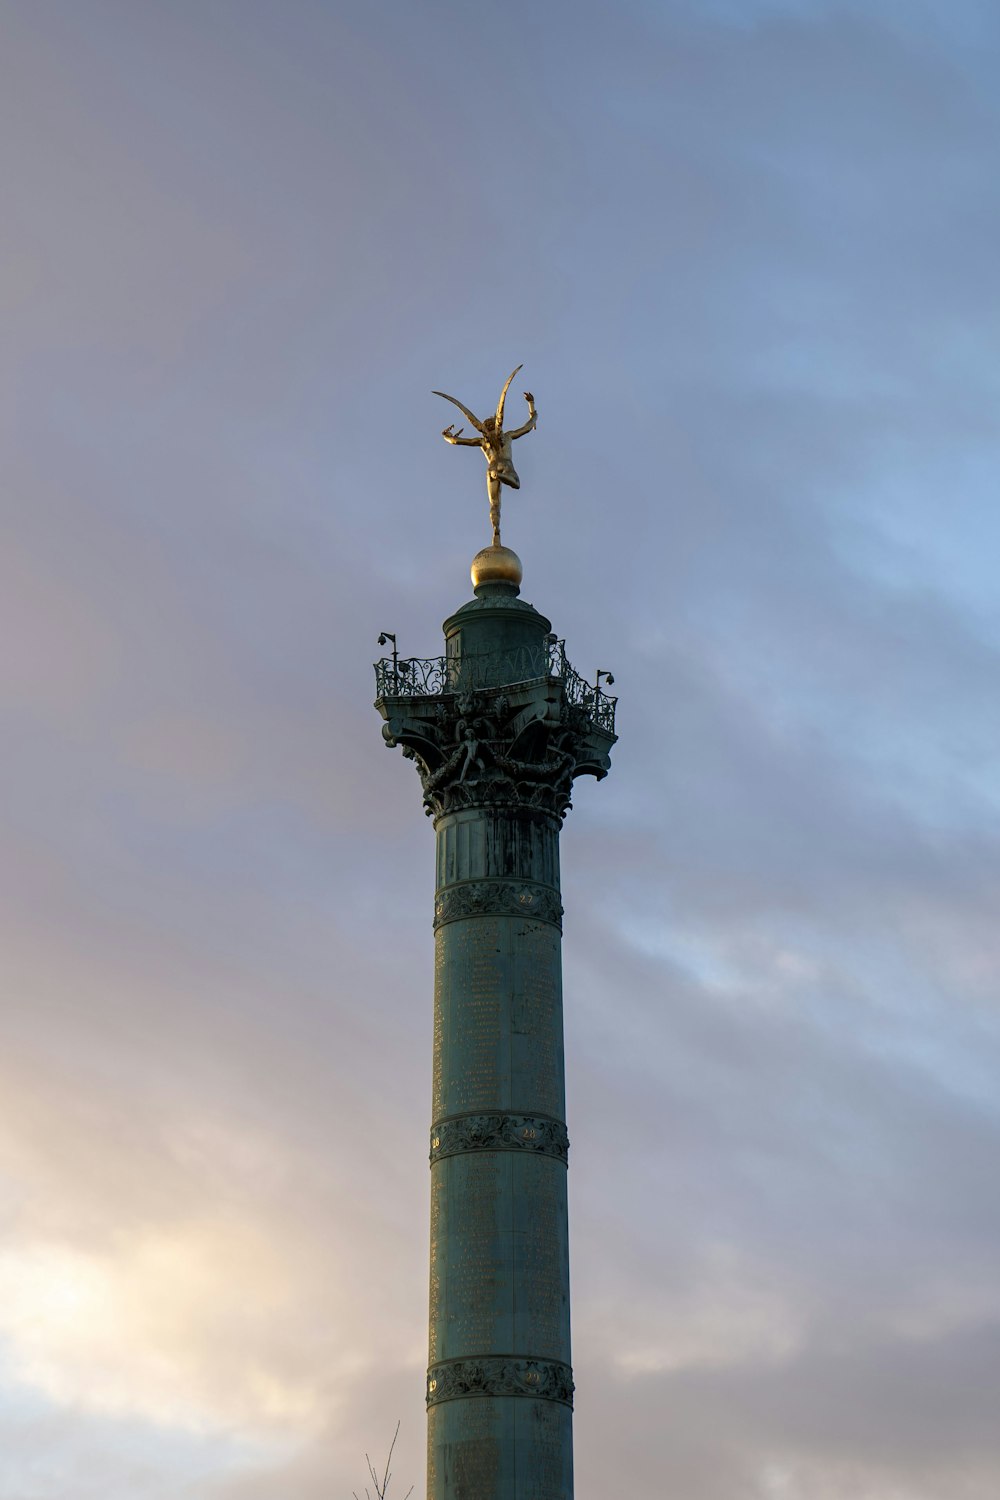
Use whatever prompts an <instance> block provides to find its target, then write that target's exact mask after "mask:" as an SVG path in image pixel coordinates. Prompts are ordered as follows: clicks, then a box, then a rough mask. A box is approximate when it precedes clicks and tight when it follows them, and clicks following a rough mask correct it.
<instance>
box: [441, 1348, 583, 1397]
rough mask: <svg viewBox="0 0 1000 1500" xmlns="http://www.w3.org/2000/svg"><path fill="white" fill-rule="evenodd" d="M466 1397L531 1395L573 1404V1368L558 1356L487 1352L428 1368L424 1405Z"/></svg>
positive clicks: (450, 1360)
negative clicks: (485, 1354)
mask: <svg viewBox="0 0 1000 1500" xmlns="http://www.w3.org/2000/svg"><path fill="white" fill-rule="evenodd" d="M466 1396H533V1397H535V1399H536V1400H540V1401H560V1402H562V1404H563V1405H564V1406H568V1407H570V1409H572V1406H573V1371H572V1370H571V1369H570V1367H569V1365H564V1364H562V1363H561V1362H560V1361H559V1360H557V1359H519V1358H517V1357H515V1356H512V1355H490V1356H484V1357H483V1358H481V1359H449V1360H446V1361H445V1362H444V1363H443V1364H439V1365H431V1367H430V1369H429V1370H428V1371H427V1405H428V1406H436V1405H437V1403H438V1402H439V1401H457V1400H459V1399H461V1398H463V1397H466Z"/></svg>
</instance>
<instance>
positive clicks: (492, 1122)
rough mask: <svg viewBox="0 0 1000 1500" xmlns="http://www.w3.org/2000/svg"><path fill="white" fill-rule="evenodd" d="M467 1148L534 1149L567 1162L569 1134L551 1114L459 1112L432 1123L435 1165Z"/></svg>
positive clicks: (490, 1149) (432, 1156)
mask: <svg viewBox="0 0 1000 1500" xmlns="http://www.w3.org/2000/svg"><path fill="white" fill-rule="evenodd" d="M464 1151H533V1152H535V1153H537V1154H538V1155H541V1156H554V1157H556V1158H557V1160H558V1161H561V1162H562V1163H563V1164H565V1163H566V1161H567V1159H568V1157H569V1136H568V1135H567V1133H566V1126H565V1125H564V1124H563V1122H562V1121H561V1120H553V1119H550V1117H549V1116H548V1115H503V1114H495V1115H459V1116H458V1117H457V1118H455V1119H450V1120H439V1121H438V1122H437V1123H436V1124H435V1125H432V1126H431V1157H430V1159H431V1166H433V1165H434V1163H435V1162H436V1161H440V1160H441V1158H442V1157H445V1156H459V1155H461V1154H462V1152H464Z"/></svg>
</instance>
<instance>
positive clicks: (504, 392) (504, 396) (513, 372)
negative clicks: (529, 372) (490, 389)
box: [497, 365, 524, 432]
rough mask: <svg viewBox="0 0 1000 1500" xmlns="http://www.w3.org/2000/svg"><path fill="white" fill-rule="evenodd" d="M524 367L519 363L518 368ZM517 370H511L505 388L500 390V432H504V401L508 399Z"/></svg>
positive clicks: (498, 426) (498, 428)
mask: <svg viewBox="0 0 1000 1500" xmlns="http://www.w3.org/2000/svg"><path fill="white" fill-rule="evenodd" d="M523 368H524V367H523V366H522V365H518V367H517V370H520V369H523ZM517 370H511V372H510V374H509V375H508V376H507V384H506V385H505V386H504V388H503V390H502V391H501V392H500V400H499V401H498V402H497V431H498V432H502V431H503V404H504V402H505V401H506V399H507V392H508V391H509V390H510V383H511V381H512V380H513V379H514V376H515V375H516V374H517Z"/></svg>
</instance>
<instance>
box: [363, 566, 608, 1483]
mask: <svg viewBox="0 0 1000 1500" xmlns="http://www.w3.org/2000/svg"><path fill="white" fill-rule="evenodd" d="M518 576H519V575H518ZM475 593H476V597H475V598H474V599H473V600H470V602H469V603H468V604H465V605H463V607H462V608H461V609H459V610H458V611H457V612H456V613H455V614H454V615H452V616H451V617H450V618H449V619H448V620H446V621H445V624H444V633H445V655H444V656H443V657H441V658H436V659H433V660H430V661H426V660H419V661H417V660H406V661H401V660H400V659H399V657H398V654H397V655H394V657H393V658H391V659H387V660H385V661H382V662H379V663H378V664H377V666H376V669H375V670H376V682H377V693H378V697H377V699H376V707H377V708H378V710H379V712H380V713H381V714H382V716H383V718H384V719H385V724H384V725H383V729H382V733H383V736H384V738H385V741H386V743H387V744H388V745H390V746H392V745H400V746H401V747H402V749H403V753H404V755H406V756H408V757H409V758H411V759H412V760H414V761H415V763H416V766H417V769H418V771H419V773H420V779H421V782H422V785H423V792H424V804H425V808H426V810H427V813H428V814H429V815H430V816H432V817H433V819H434V827H435V831H436V835H437V883H436V895H435V916H434V927H435V945H436V947H435V986H434V1084H433V1108H432V1125H431V1142H430V1159H431V1269H430V1355H429V1368H428V1372H427V1405H428V1424H429V1425H428V1468H427V1496H428V1500H572V1494H573V1455H572V1401H573V1376H572V1370H571V1365H570V1325H569V1252H568V1241H567V1221H566V1161H567V1154H568V1147H569V1142H568V1138H567V1133H566V1124H565V1114H566V1109H565V1089H564V1064H563V1021H562V968H561V956H560V943H561V932H562V929H561V917H562V906H561V903H560V897H559V830H560V826H561V823H562V819H563V817H564V816H565V814H566V812H567V810H568V808H569V806H570V792H571V789H572V783H573V780H574V778H575V777H576V776H579V775H581V774H590V775H592V776H596V777H598V778H600V777H603V776H605V775H606V774H607V771H608V767H609V755H610V751H611V747H612V745H613V744H614V742H615V733H614V710H615V700H614V699H613V698H609V697H608V696H607V694H606V693H604V692H602V691H601V690H600V689H599V688H596V687H591V686H589V684H587V683H585V682H584V681H583V679H582V678H580V677H579V676H578V675H577V674H576V673H575V672H574V671H573V670H572V668H571V667H570V666H569V664H568V662H567V661H566V656H565V651H564V650H563V648H562V643H561V642H558V641H557V640H556V639H555V637H554V636H553V635H552V632H551V626H550V623H549V621H548V620H547V619H545V617H544V616H543V615H541V614H539V613H538V611H537V610H536V609H534V608H533V606H532V605H530V604H527V603H525V602H524V601H523V600H521V599H520V598H518V588H517V585H516V584H515V583H512V582H503V581H496V580H494V581H491V582H487V583H480V584H479V586H478V587H477V588H476V590H475Z"/></svg>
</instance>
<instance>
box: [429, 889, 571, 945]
mask: <svg viewBox="0 0 1000 1500" xmlns="http://www.w3.org/2000/svg"><path fill="white" fill-rule="evenodd" d="M562 914H563V906H562V902H561V901H560V899H559V892H558V891H554V890H553V889H552V887H551V886H548V885H535V884H534V883H532V882H529V881H524V880H463V881H461V882H460V883H459V884H458V885H451V886H446V887H445V889H444V890H443V891H438V893H437V895H436V896H435V898H434V926H435V927H441V926H443V924H444V923H445V922H455V921H457V920H458V919H459V918H460V917H479V916H499V917H530V918H531V919H532V920H533V921H535V922H551V923H553V925H554V926H556V927H558V928H559V930H560V932H561V931H562Z"/></svg>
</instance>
